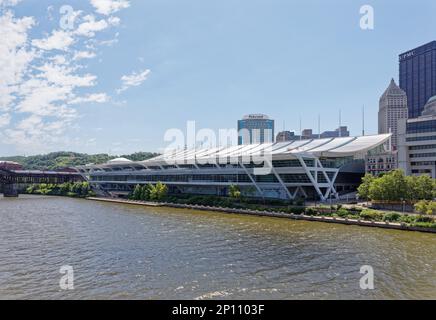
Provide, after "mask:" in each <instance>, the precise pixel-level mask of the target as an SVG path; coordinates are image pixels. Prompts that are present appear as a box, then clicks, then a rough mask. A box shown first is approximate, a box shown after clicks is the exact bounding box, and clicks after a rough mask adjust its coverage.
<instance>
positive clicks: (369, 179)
mask: <svg viewBox="0 0 436 320" xmlns="http://www.w3.org/2000/svg"><path fill="white" fill-rule="evenodd" d="M374 180H375V177H374V176H373V175H372V174H366V175H365V176H364V177H363V178H362V184H361V185H360V186H359V188H358V189H357V192H358V194H359V197H360V198H361V199H369V188H370V186H371V184H372V183H373V181H374Z"/></svg>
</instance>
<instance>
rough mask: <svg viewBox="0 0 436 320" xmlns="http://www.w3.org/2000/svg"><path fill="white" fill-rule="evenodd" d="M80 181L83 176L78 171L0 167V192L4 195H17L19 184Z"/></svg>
mask: <svg viewBox="0 0 436 320" xmlns="http://www.w3.org/2000/svg"><path fill="white" fill-rule="evenodd" d="M80 181H83V177H82V176H81V175H80V173H78V172H56V171H36V170H5V169H0V193H1V192H3V195H4V196H5V197H18V193H19V185H30V184H42V183H47V184H62V183H66V182H80Z"/></svg>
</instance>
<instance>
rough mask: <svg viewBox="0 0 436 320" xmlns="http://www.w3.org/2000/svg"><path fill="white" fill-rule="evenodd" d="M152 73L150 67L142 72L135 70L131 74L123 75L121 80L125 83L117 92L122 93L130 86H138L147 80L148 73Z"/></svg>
mask: <svg viewBox="0 0 436 320" xmlns="http://www.w3.org/2000/svg"><path fill="white" fill-rule="evenodd" d="M150 73H151V71H150V70H149V69H146V70H144V71H141V72H138V73H137V72H133V73H132V74H130V75H125V76H122V77H121V81H122V83H123V85H122V87H121V89H118V90H117V92H118V94H120V93H121V92H123V91H126V90H127V89H128V88H130V87H138V86H140V85H141V84H142V83H143V82H144V81H145V80H147V77H148V75H149V74H150Z"/></svg>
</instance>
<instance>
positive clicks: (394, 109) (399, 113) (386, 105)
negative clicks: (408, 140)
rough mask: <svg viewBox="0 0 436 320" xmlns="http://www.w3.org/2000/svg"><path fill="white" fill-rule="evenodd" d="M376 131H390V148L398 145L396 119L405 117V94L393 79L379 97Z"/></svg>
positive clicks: (406, 111) (406, 113)
mask: <svg viewBox="0 0 436 320" xmlns="http://www.w3.org/2000/svg"><path fill="white" fill-rule="evenodd" d="M379 106H380V107H379V112H378V133H379V134H383V133H392V149H394V150H397V147H398V120H399V119H407V115H408V109H407V95H406V93H405V92H404V91H403V90H402V89H401V88H400V87H398V86H397V84H396V83H395V81H394V79H392V80H391V83H390V84H389V87H388V88H387V89H386V91H385V92H384V93H383V95H382V96H381V97H380V104H379Z"/></svg>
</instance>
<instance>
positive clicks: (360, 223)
mask: <svg viewBox="0 0 436 320" xmlns="http://www.w3.org/2000/svg"><path fill="white" fill-rule="evenodd" d="M87 199H88V200H93V201H101V202H109V203H118V204H129V205H137V206H146V207H168V208H176V209H191V210H201V211H212V212H222V213H228V214H245V215H253V216H262V217H271V218H285V219H292V220H303V221H313V222H325V223H338V224H345V225H355V226H361V227H375V228H383V229H393V230H404V231H418V232H427V233H436V229H433V228H422V227H412V226H408V225H406V224H404V223H393V222H377V221H366V220H354V219H347V218H338V217H324V216H306V215H297V214H289V213H284V212H283V213H281V212H271V211H256V210H248V209H232V208H221V207H209V206H201V205H187V204H177V203H156V202H143V201H135V200H124V199H111V198H87Z"/></svg>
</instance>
